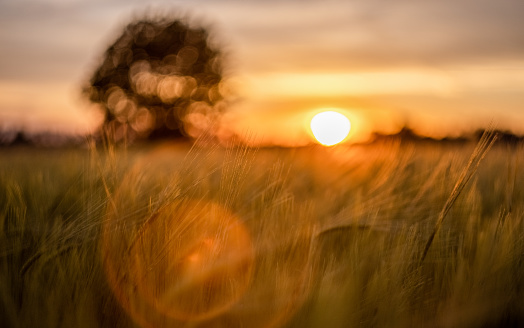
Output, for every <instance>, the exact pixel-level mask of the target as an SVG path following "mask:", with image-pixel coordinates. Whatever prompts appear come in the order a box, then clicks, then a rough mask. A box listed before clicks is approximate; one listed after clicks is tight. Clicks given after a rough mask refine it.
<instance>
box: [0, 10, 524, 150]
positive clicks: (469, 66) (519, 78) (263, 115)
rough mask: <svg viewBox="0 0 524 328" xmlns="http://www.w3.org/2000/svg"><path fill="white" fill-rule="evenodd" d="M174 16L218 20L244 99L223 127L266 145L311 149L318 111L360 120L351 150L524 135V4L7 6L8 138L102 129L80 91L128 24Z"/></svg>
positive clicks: (4, 101) (2, 27)
mask: <svg viewBox="0 0 524 328" xmlns="http://www.w3.org/2000/svg"><path fill="white" fill-rule="evenodd" d="M170 10H173V11H175V12H177V11H178V12H180V11H184V10H188V11H190V12H191V13H193V15H194V16H195V17H198V18H200V19H203V20H204V21H206V22H209V23H212V25H213V27H214V29H213V32H214V33H215V35H216V36H217V40H218V41H217V42H219V43H221V44H222V45H225V46H226V49H227V52H228V54H229V68H230V69H229V74H228V76H229V81H230V83H231V85H233V86H234V87H235V89H236V90H237V94H238V99H237V101H236V102H235V103H234V105H233V106H232V107H231V108H230V109H229V111H228V112H227V113H226V114H225V115H224V116H223V118H222V123H223V124H224V127H225V128H227V129H229V130H232V131H233V132H236V133H250V134H254V135H255V136H256V137H257V138H258V139H259V140H260V141H261V142H263V143H266V144H281V145H303V144H307V143H309V142H311V135H310V133H309V131H308V120H310V119H311V117H312V116H313V115H314V114H315V113H317V112H318V111H320V110H321V109H322V108H337V109H339V110H340V111H342V112H344V113H345V114H346V115H347V116H348V117H349V118H350V119H351V120H352V126H353V130H352V132H351V133H352V135H351V137H350V140H353V141H361V140H363V139H365V138H366V136H367V135H369V133H370V132H371V131H374V130H378V131H382V132H394V131H395V130H396V129H398V128H399V127H401V126H402V125H404V124H409V125H410V126H412V127H413V128H414V129H415V130H417V131H418V132H419V133H423V134H428V135H431V136H436V137H443V136H447V135H452V136H453V135H459V134H461V133H463V132H467V131H472V130H474V129H477V128H479V127H481V126H485V125H486V124H487V122H490V121H494V122H495V123H496V124H497V126H498V127H499V128H502V129H512V130H513V131H514V132H516V133H524V20H522V13H523V12H524V3H522V2H521V1H518V0H501V1H492V0H475V1H473V0H464V1H451V0H440V1H437V0H428V1H424V2H413V1H408V0H398V1H379V0H371V1H342V0H328V1H291V0H287V1H286V0H283V1H275V0H269V1H234V0H214V1H210V0H208V1H206V0H195V1H167V0H166V1H149V2H146V1H124V0H109V1H96V0H95V1H88V0H23V1H18V0H5V1H3V2H1V3H0V44H2V46H1V47H0V129H2V128H3V129H5V128H19V129H24V130H27V131H33V132H34V131H43V130H51V131H60V132H65V133H83V132H85V131H90V130H93V129H94V128H95V127H96V126H97V124H99V122H100V115H98V114H97V112H96V111H93V110H89V109H88V108H87V107H88V104H86V103H85V102H84V101H81V99H80V97H79V90H80V84H81V82H82V81H84V80H85V78H86V77H87V76H88V75H89V73H90V70H91V69H93V65H95V63H96V61H97V59H98V58H99V56H100V55H101V53H102V52H103V50H105V49H104V47H105V46H106V45H107V44H109V43H110V42H112V41H113V38H114V37H115V36H116V35H117V34H118V33H119V32H120V28H121V27H122V26H123V25H125V24H126V23H127V21H128V20H129V18H130V17H132V16H137V15H138V16H139V15H141V14H143V13H145V12H159V11H170Z"/></svg>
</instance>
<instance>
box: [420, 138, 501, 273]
mask: <svg viewBox="0 0 524 328" xmlns="http://www.w3.org/2000/svg"><path fill="white" fill-rule="evenodd" d="M496 140H497V133H496V132H495V131H494V130H493V129H492V128H489V129H488V130H486V131H485V132H484V133H483V134H482V137H481V138H480V140H479V142H478V144H477V146H476V147H475V150H474V151H473V154H471V157H470V159H469V162H468V165H466V167H465V168H464V170H463V171H462V173H461V174H460V177H459V179H458V180H457V183H456V184H455V187H454V188H453V191H452V192H451V194H450V195H449V197H448V199H447V201H446V203H445V204H444V207H443V208H442V211H440V213H439V216H438V219H437V222H436V223H435V227H434V228H433V232H432V233H431V235H430V236H429V238H428V241H427V242H426V246H425V247H424V251H423V253H422V257H421V259H420V263H421V264H422V262H424V259H425V258H426V255H427V254H428V251H429V248H430V247H431V245H432V244H433V240H434V239H435V236H436V235H437V233H438V232H439V230H440V228H441V226H442V223H443V222H444V218H445V217H446V215H447V214H448V212H449V211H450V210H451V208H452V207H453V204H455V201H456V200H457V198H458V196H459V195H460V193H461V192H462V190H464V187H465V186H466V184H467V183H468V181H469V180H470V179H471V177H472V176H473V175H474V174H475V172H477V169H478V167H479V165H480V162H481V161H482V160H483V159H484V157H485V156H486V154H487V153H488V151H489V150H490V149H491V147H492V146H493V144H494V143H495V141H496Z"/></svg>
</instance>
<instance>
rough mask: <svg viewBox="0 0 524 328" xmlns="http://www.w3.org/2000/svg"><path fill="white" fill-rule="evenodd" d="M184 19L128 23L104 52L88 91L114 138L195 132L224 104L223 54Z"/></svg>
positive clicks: (186, 134)
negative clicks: (222, 86) (102, 113)
mask: <svg viewBox="0 0 524 328" xmlns="http://www.w3.org/2000/svg"><path fill="white" fill-rule="evenodd" d="M209 38H210V36H209V33H208V31H207V30H205V29H204V28H201V27H197V28H195V27H191V26H190V25H189V24H188V23H187V22H185V21H183V20H180V19H171V20H170V19H143V20H138V21H134V22H132V23H130V24H129V25H127V26H126V27H125V28H124V31H123V32H122V34H121V35H120V36H119V37H118V38H117V39H116V41H115V42H114V43H113V44H111V45H110V46H109V47H108V49H107V50H106V51H105V53H104V56H103V60H102V62H101V64H100V65H99V66H98V68H97V69H96V70H95V71H94V73H93V75H92V77H91V78H90V80H89V84H88V86H86V87H85V89H84V93H85V94H86V95H87V97H88V98H89V99H90V100H91V101H92V102H94V103H96V104H99V105H100V107H102V108H103V110H104V112H105V120H104V126H103V128H104V129H105V130H106V131H107V132H109V134H110V135H111V137H112V138H114V139H115V140H116V141H119V140H122V139H124V138H131V139H134V138H136V137H143V138H145V137H149V138H171V137H184V136H188V135H189V136H196V135H197V134H198V133H199V131H201V130H205V129H206V127H207V126H208V125H209V123H210V122H212V121H213V120H214V118H216V116H217V115H218V113H219V112H220V111H221V108H222V107H223V106H222V105H221V104H222V102H223V96H222V94H221V92H220V83H221V81H222V70H223V67H222V58H223V56H222V52H221V51H220V50H219V49H216V48H214V47H212V46H211V45H210V42H209V41H210V40H209Z"/></svg>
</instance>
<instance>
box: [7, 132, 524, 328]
mask: <svg viewBox="0 0 524 328" xmlns="http://www.w3.org/2000/svg"><path fill="white" fill-rule="evenodd" d="M490 140H491V139H490V138H487V139H486V140H483V141H482V142H483V143H481V144H479V145H477V148H475V145H474V144H472V145H464V146H445V145H440V144H434V145H420V144H409V143H400V142H389V143H380V144H373V145H366V146H352V147H342V146H339V147H334V148H322V147H308V148H301V149H258V150H255V149H248V148H242V147H239V148H229V149H223V148H220V147H207V148H199V147H193V148H191V149H190V148H189V146H187V145H183V144H178V145H157V146H142V147H134V148H129V149H119V148H112V147H107V146H106V147H103V148H102V149H95V148H93V147H92V148H91V149H73V150H42V149H41V150H38V149H15V148H13V149H4V150H0V156H1V158H2V161H0V322H2V323H3V326H5V327H500V326H504V327H510V326H514V327H517V326H521V325H522V324H523V323H524V263H523V259H522V257H523V254H524V172H523V171H522V169H521V168H520V167H521V165H522V163H523V161H524V148H523V147H522V146H511V147H510V146H505V145H499V144H495V145H494V146H493V147H491V146H492V145H491V144H490ZM490 148H491V149H490ZM471 154H473V155H472V156H470V155H471Z"/></svg>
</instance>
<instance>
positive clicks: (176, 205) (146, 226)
mask: <svg viewBox="0 0 524 328" xmlns="http://www.w3.org/2000/svg"><path fill="white" fill-rule="evenodd" d="M137 228H138V229H137V230H135V232H134V233H131V234H129V233H125V234H122V231H114V230H113V231H112V229H109V228H108V227H106V229H104V231H103V245H102V246H103V251H104V267H105V270H106V274H107V277H108V281H109V283H110V286H111V288H112V289H113V292H114V293H115V295H116V296H117V298H118V299H119V301H120V302H121V304H122V306H123V307H124V309H125V310H126V311H127V312H128V313H129V314H130V315H131V317H133V318H134V319H135V321H136V322H137V323H139V324H140V325H141V326H143V327H156V326H158V324H159V323H160V322H163V321H165V320H171V321H173V320H175V321H179V322H180V321H200V320H206V319H210V318H213V317H216V316H217V315H219V314H221V313H223V312H225V311H227V310H228V309H230V308H231V307H232V306H233V305H234V304H235V303H236V302H237V301H238V299H239V298H240V297H241V296H242V295H243V294H244V293H245V292H246V290H247V288H248V287H249V285H250V282H251V278H252V274H251V273H252V268H253V249H252V243H251V238H250V235H249V233H248V232H247V230H246V228H245V227H244V225H243V224H242V222H240V221H239V220H238V218H236V217H235V216H234V215H233V214H232V213H231V212H230V211H228V210H226V209H225V208H224V207H223V206H221V205H219V204H217V203H214V202H209V201H206V200H181V201H173V202H171V203H170V204H168V205H166V206H164V207H163V209H162V210H160V211H158V212H157V213H154V214H153V215H152V216H150V217H149V218H147V219H146V220H145V221H144V222H143V223H142V224H141V225H139V226H138V227H137Z"/></svg>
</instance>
